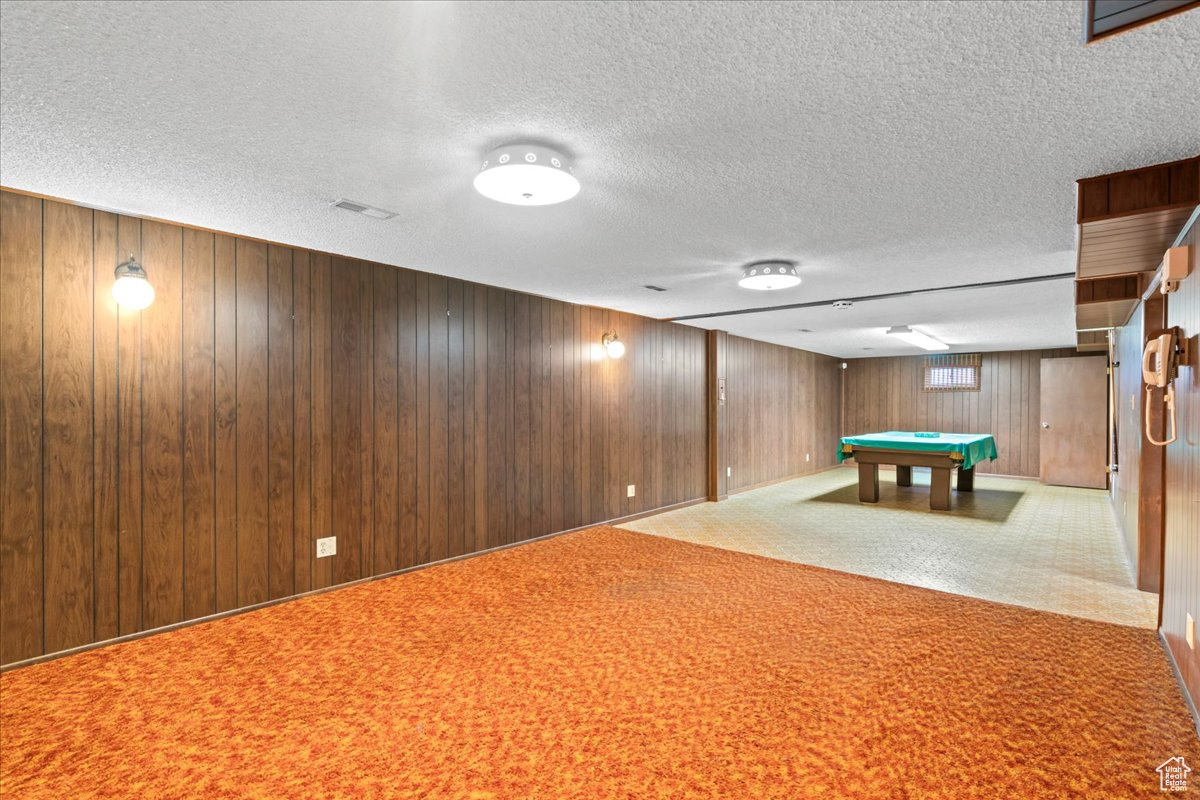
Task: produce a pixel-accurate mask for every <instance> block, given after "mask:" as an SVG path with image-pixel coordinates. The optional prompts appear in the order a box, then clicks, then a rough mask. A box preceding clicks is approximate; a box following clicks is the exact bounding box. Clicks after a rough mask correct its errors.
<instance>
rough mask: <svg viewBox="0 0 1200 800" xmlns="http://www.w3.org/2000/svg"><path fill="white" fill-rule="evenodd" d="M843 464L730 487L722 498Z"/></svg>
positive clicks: (832, 468) (807, 475) (792, 479)
mask: <svg viewBox="0 0 1200 800" xmlns="http://www.w3.org/2000/svg"><path fill="white" fill-rule="evenodd" d="M841 466H842V465H841V464H834V465H833V466H830V467H821V468H820V469H815V470H813V471H812V472H798V473H796V474H795V475H787V476H785V477H782V478H772V479H771V480H769V481H761V482H759V483H752V484H750V485H749V486H743V487H741V488H739V489H730V490H729V494H725V495H721V499H722V500H727V499H729V497H730V496H732V495H735V494H741V493H742V492H752V491H754V490H755V489H764V488H766V487H768V486H774V485H775V484H777V483H786V482H787V481H795V480H799V479H800V478H810V477H812V476H813V475H820V474H821V473H822V472H829V471H830V470H834V469H839V468H840V467H841Z"/></svg>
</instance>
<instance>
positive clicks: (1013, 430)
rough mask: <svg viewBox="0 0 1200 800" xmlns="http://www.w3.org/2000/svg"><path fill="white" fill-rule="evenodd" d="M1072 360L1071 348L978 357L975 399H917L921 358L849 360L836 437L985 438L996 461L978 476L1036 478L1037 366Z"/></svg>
mask: <svg viewBox="0 0 1200 800" xmlns="http://www.w3.org/2000/svg"><path fill="white" fill-rule="evenodd" d="M1075 355H1079V353H1077V352H1076V351H1075V350H1073V349H1061V350H1017V351H1004V352H997V353H984V354H983V364H982V366H981V367H980V389H979V391H978V392H922V391H921V378H922V364H923V361H924V358H923V356H903V357H895V358H859V359H853V360H851V361H849V362H848V363H849V367H848V368H847V369H846V376H845V379H846V385H845V397H844V399H843V403H844V407H843V410H842V413H843V418H844V425H843V430H844V431H845V435H854V434H859V433H869V432H872V431H888V430H909V431H912V430H916V431H943V432H946V433H990V434H992V435H993V436H995V437H996V448H997V449H998V450H999V453H1000V457H999V458H997V459H996V460H995V461H988V462H985V463H983V464H980V465H979V466H978V467H977V468H976V469H977V471H978V472H990V473H996V474H1000V475H1019V476H1025V477H1032V478H1036V477H1037V476H1038V474H1039V473H1040V472H1041V464H1040V461H1039V452H1038V442H1039V439H1040V433H1039V430H1040V429H1039V427H1038V426H1039V424H1040V422H1041V420H1040V419H1039V417H1038V410H1039V407H1040V405H1041V402H1040V401H1041V397H1040V391H1041V361H1042V359H1043V358H1062V357H1067V356H1075ZM1092 357H1096V356H1092Z"/></svg>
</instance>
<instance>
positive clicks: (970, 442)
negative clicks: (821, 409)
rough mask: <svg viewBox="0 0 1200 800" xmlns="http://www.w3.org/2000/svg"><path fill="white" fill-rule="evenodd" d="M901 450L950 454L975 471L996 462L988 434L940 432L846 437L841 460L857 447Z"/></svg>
mask: <svg viewBox="0 0 1200 800" xmlns="http://www.w3.org/2000/svg"><path fill="white" fill-rule="evenodd" d="M856 447H857V448H866V449H871V450H898V451H901V452H909V453H948V454H956V455H958V456H961V459H962V462H963V463H962V468H963V469H972V468H973V467H974V466H975V465H976V464H978V463H979V462H981V461H985V460H990V459H995V458H996V455H997V452H996V440H995V439H994V438H993V437H992V436H991V434H987V433H936V432H925V431H884V432H882V433H864V434H862V435H860V436H843V437H842V440H841V447H839V448H838V460H839V461H842V460H845V459H846V458H849V457H850V456H852V455H853V450H854V448H856Z"/></svg>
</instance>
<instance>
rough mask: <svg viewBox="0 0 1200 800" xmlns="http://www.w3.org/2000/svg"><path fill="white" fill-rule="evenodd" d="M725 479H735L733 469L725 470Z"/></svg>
mask: <svg viewBox="0 0 1200 800" xmlns="http://www.w3.org/2000/svg"><path fill="white" fill-rule="evenodd" d="M725 477H726V478H732V477H733V467H726V468H725Z"/></svg>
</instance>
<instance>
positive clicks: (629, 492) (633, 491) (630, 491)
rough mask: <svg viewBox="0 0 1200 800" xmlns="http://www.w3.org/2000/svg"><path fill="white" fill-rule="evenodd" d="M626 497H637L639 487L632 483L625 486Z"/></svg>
mask: <svg viewBox="0 0 1200 800" xmlns="http://www.w3.org/2000/svg"><path fill="white" fill-rule="evenodd" d="M625 496H626V497H637V487H636V486H634V485H633V484H632V483H631V484H629V485H628V486H626V487H625Z"/></svg>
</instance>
